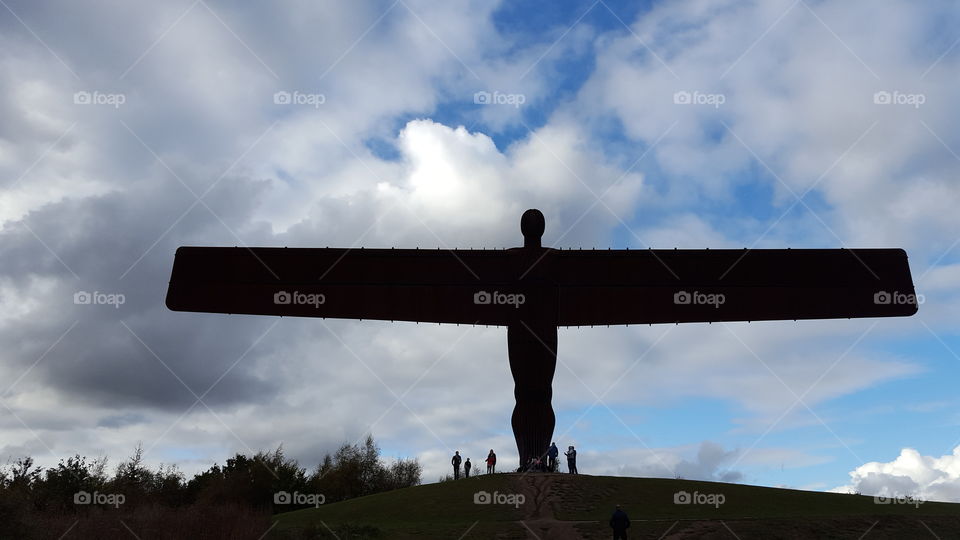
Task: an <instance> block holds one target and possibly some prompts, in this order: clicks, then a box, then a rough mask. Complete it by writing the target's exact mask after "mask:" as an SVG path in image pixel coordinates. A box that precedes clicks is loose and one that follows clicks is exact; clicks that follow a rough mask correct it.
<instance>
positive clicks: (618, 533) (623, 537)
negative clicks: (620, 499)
mask: <svg viewBox="0 0 960 540" xmlns="http://www.w3.org/2000/svg"><path fill="white" fill-rule="evenodd" d="M610 528H611V529H613V540H627V529H629V528H630V518H629V517H627V513H626V512H624V511H623V509H621V508H620V505H619V504H618V505H617V508H616V510H614V511H613V515H612V516H610Z"/></svg>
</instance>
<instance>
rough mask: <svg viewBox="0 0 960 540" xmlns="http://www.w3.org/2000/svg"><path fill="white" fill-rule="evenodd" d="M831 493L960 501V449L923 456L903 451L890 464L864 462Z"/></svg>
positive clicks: (910, 450)
mask: <svg viewBox="0 0 960 540" xmlns="http://www.w3.org/2000/svg"><path fill="white" fill-rule="evenodd" d="M830 491H833V492H836V493H850V492H856V493H862V494H864V495H875V496H884V497H903V496H912V497H915V498H918V499H921V500H930V501H948V502H958V501H960V446H957V447H956V448H954V449H953V453H952V454H947V455H944V456H940V457H934V456H924V455H922V454H920V452H918V451H916V450H915V449H913V448H904V449H902V450H901V451H900V455H899V456H897V458H896V459H894V460H893V461H889V462H876V461H872V462H870V463H865V464H863V465H861V466H859V467H857V468H856V469H854V470H853V471H851V472H850V483H849V484H847V485H844V486H840V487H836V488H833V489H831V490H830Z"/></svg>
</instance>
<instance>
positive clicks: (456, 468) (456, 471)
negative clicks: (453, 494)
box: [450, 450, 460, 480]
mask: <svg viewBox="0 0 960 540" xmlns="http://www.w3.org/2000/svg"><path fill="white" fill-rule="evenodd" d="M450 464H451V465H453V479H454V480H459V479H460V451H459V450H457V451H456V452H454V453H453V459H451V460H450Z"/></svg>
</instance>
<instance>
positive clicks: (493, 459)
mask: <svg viewBox="0 0 960 540" xmlns="http://www.w3.org/2000/svg"><path fill="white" fill-rule="evenodd" d="M496 468H497V455H496V454H494V453H493V448H491V449H490V453H489V454H487V474H493V472H494V470H495V469H496Z"/></svg>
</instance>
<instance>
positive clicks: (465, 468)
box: [463, 458, 473, 478]
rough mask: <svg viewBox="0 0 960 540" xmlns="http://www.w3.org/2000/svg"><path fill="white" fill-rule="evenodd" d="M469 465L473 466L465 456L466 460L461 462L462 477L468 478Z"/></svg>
mask: <svg viewBox="0 0 960 540" xmlns="http://www.w3.org/2000/svg"><path fill="white" fill-rule="evenodd" d="M471 467H473V465H472V464H471V463H470V458H467V460H466V461H464V462H463V476H464V478H470V468H471Z"/></svg>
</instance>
